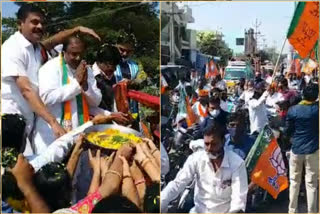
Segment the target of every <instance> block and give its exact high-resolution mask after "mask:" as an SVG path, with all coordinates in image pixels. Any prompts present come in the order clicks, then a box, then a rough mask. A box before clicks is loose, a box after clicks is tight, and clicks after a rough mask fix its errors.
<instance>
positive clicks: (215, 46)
mask: <svg viewBox="0 0 320 214" xmlns="http://www.w3.org/2000/svg"><path fill="white" fill-rule="evenodd" d="M197 42H198V45H199V47H200V50H201V52H202V53H204V54H208V55H212V56H218V57H221V60H220V61H219V62H218V64H219V65H221V66H226V65H227V63H228V60H229V59H230V57H232V50H231V49H230V48H229V47H228V45H227V44H226V43H225V41H224V40H222V36H221V35H217V34H215V33H214V32H210V31H200V32H198V33H197Z"/></svg>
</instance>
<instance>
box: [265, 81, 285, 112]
mask: <svg viewBox="0 0 320 214" xmlns="http://www.w3.org/2000/svg"><path fill="white" fill-rule="evenodd" d="M282 101H284V97H283V96H282V94H281V93H279V92H277V91H276V84H271V85H270V92H269V95H268V96H267V99H266V107H267V112H268V114H269V115H273V116H276V114H277V110H278V109H279V106H278V104H277V103H279V102H282Z"/></svg>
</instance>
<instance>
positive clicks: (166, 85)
mask: <svg viewBox="0 0 320 214" xmlns="http://www.w3.org/2000/svg"><path fill="white" fill-rule="evenodd" d="M167 87H168V83H167V81H166V79H165V78H164V77H163V76H162V75H161V94H164V93H165V91H166V89H167Z"/></svg>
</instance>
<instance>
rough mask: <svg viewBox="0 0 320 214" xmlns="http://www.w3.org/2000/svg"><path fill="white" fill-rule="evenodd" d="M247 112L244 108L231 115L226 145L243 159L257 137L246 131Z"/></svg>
mask: <svg viewBox="0 0 320 214" xmlns="http://www.w3.org/2000/svg"><path fill="white" fill-rule="evenodd" d="M245 114H246V113H245V112H244V111H243V110H240V111H238V112H236V113H233V114H231V115H230V117H229V122H228V125H227V129H228V133H229V137H228V140H227V141H226V145H225V148H226V149H230V150H231V151H233V152H235V153H236V154H238V155H239V156H240V157H241V158H242V159H243V160H245V158H246V157H247V155H248V153H249V151H250V149H251V147H252V145H253V144H254V142H255V138H254V137H253V136H249V135H248V134H247V133H246V125H247V124H246V122H245V121H246V117H245Z"/></svg>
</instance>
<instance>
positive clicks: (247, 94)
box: [239, 80, 254, 108]
mask: <svg viewBox="0 0 320 214" xmlns="http://www.w3.org/2000/svg"><path fill="white" fill-rule="evenodd" d="M253 85H254V83H253V80H249V81H248V83H247V87H246V89H245V90H244V91H243V92H242V94H241V95H240V97H239V100H242V101H244V107H245V108H248V102H249V100H250V99H251V97H252V96H253V93H254V90H253Z"/></svg>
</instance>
